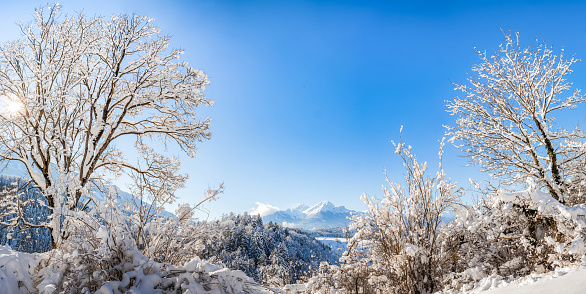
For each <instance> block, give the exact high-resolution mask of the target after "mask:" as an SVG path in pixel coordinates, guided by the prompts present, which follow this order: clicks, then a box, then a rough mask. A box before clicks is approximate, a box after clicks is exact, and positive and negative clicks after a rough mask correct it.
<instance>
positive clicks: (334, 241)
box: [315, 237, 348, 256]
mask: <svg viewBox="0 0 586 294" xmlns="http://www.w3.org/2000/svg"><path fill="white" fill-rule="evenodd" d="M315 239H317V240H318V241H320V242H322V243H323V244H325V245H327V246H330V248H332V253H334V254H336V255H338V256H340V255H342V253H344V251H346V249H347V246H348V242H347V241H348V240H347V239H346V238H333V237H316V238H315Z"/></svg>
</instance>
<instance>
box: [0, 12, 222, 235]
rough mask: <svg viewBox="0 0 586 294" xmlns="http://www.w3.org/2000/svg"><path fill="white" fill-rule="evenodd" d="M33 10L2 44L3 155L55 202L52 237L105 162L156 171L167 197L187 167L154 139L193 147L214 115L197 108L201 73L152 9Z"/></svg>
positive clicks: (144, 173) (146, 173)
mask: <svg viewBox="0 0 586 294" xmlns="http://www.w3.org/2000/svg"><path fill="white" fill-rule="evenodd" d="M36 12H37V13H36V19H35V20H34V21H33V22H32V23H30V24H25V25H21V31H22V38H21V39H19V40H16V41H13V42H8V43H5V44H3V45H2V46H0V96H1V97H0V100H1V101H0V103H1V104H2V105H3V107H2V108H0V161H6V160H8V161H17V162H20V163H22V164H23V165H24V166H25V167H26V169H27V171H28V173H29V174H30V177H31V181H32V183H34V185H35V186H36V187H37V188H38V189H40V191H41V192H42V194H43V195H44V197H45V198H46V200H47V205H48V207H49V208H50V209H51V210H52V213H53V221H52V223H51V225H50V227H51V228H52V230H53V246H56V243H55V242H56V240H57V239H58V238H59V234H60V224H61V223H62V220H63V219H62V218H63V216H64V215H70V214H69V213H68V211H83V210H86V209H87V208H88V207H91V206H92V202H95V199H93V197H92V196H91V195H90V193H89V191H90V190H91V189H93V188H94V187H99V186H101V185H102V184H104V183H105V176H104V175H105V173H106V172H107V171H109V172H112V173H114V174H120V173H122V172H129V173H130V172H131V173H133V174H135V175H136V176H137V177H142V178H146V179H150V182H151V183H153V179H156V181H158V182H159V183H165V185H163V186H161V187H160V188H161V189H165V191H164V192H165V195H166V196H168V197H173V196H172V195H173V194H172V193H169V192H171V191H174V190H175V189H177V188H178V187H181V186H183V183H184V182H185V180H186V178H187V177H186V176H185V175H181V174H178V173H177V168H178V166H179V164H180V162H179V161H178V159H176V158H170V157H166V156H163V155H160V154H155V153H154V150H153V145H154V144H156V143H161V144H164V146H166V145H167V144H169V143H174V144H176V145H178V146H179V147H180V148H181V149H182V150H183V151H184V152H185V153H186V154H187V155H188V156H194V155H195V151H196V148H195V143H196V142H197V141H201V140H203V139H209V138H210V132H209V125H210V121H211V120H210V119H209V118H207V119H204V120H198V119H197V118H196V110H197V108H198V107H199V106H201V105H207V106H209V105H212V104H213V101H211V100H209V99H207V98H206V97H205V95H204V94H202V91H203V90H204V89H205V85H207V84H208V78H207V76H206V75H205V74H204V73H203V71H201V70H199V69H195V68H192V67H189V66H188V65H187V63H186V62H182V61H179V57H180V55H181V54H182V51H181V50H176V49H170V48H169V40H170V38H169V37H168V36H165V35H161V34H159V29H158V28H157V27H156V26H154V25H153V24H152V19H148V18H146V17H141V16H138V15H114V16H112V17H111V18H109V19H105V18H90V17H86V16H85V15H83V14H82V13H80V14H76V15H73V16H62V15H61V14H60V13H59V6H58V5H54V6H51V7H48V8H42V9H38V10H37V11H36ZM129 142H134V146H135V149H136V152H132V151H131V150H132V148H130V147H131V146H128V145H129ZM116 144H120V145H122V144H123V145H124V146H125V148H124V149H118V148H117V145H116ZM120 145H118V146H120Z"/></svg>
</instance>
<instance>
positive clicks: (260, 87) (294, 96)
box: [0, 0, 586, 218]
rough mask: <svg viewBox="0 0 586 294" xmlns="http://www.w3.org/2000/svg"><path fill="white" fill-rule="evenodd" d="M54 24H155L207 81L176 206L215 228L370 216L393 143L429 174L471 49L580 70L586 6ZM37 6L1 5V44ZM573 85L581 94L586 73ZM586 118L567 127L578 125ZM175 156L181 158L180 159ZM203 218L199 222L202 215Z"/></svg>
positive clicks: (458, 170) (371, 8)
mask: <svg viewBox="0 0 586 294" xmlns="http://www.w3.org/2000/svg"><path fill="white" fill-rule="evenodd" d="M59 2H60V4H61V5H62V11H63V12H65V13H73V12H75V11H81V10H83V11H84V12H85V13H86V14H88V15H102V16H109V15H111V14H115V13H116V14H117V13H132V12H135V13H137V14H141V15H145V16H148V17H152V18H154V19H155V20H156V21H155V24H156V25H157V26H159V27H160V28H161V29H162V33H164V34H168V35H172V36H173V38H172V40H171V42H172V45H173V46H174V47H176V48H182V49H184V50H185V55H184V60H186V61H187V62H189V64H190V65H191V66H194V67H197V68H201V69H203V70H204V71H205V72H206V73H207V74H208V76H209V77H210V80H211V84H210V85H209V87H207V88H206V94H207V95H208V97H209V98H211V99H214V100H215V101H216V104H215V105H214V106H213V107H211V108H208V109H202V111H201V115H202V117H205V116H210V117H212V119H213V122H212V132H213V135H212V139H211V140H209V141H205V142H203V143H200V144H199V149H198V153H197V154H198V156H197V158H196V159H190V158H188V157H187V156H181V158H182V162H183V171H184V172H187V173H189V175H190V179H189V181H188V182H187V188H186V189H183V190H180V191H179V192H178V195H179V196H180V201H181V202H189V203H195V202H198V200H199V199H200V198H201V197H202V195H203V191H204V190H205V188H206V187H207V186H208V185H212V186H217V184H218V183H220V182H224V183H225V186H226V190H225V193H224V194H223V195H222V196H221V197H220V199H218V200H217V201H216V202H213V203H211V204H207V205H206V206H207V208H208V209H210V210H211V217H212V218H215V217H218V216H220V215H222V214H223V213H229V212H231V211H233V212H237V213H240V212H244V211H250V210H251V209H252V208H253V207H255V206H256V204H255V202H262V203H269V204H271V205H274V206H278V207H280V208H289V207H292V206H294V205H296V204H300V203H305V204H308V205H313V204H315V203H317V202H319V201H322V200H329V201H331V202H333V203H334V204H337V205H345V206H346V207H348V208H351V209H355V210H364V209H365V206H364V205H363V204H362V202H361V200H360V195H361V194H362V193H367V194H368V195H372V196H377V195H381V194H382V192H381V189H380V187H381V185H382V184H384V175H383V170H384V169H385V168H386V169H387V170H388V172H389V175H390V176H391V177H392V178H393V179H399V178H400V176H401V175H402V173H403V170H402V167H401V165H400V161H399V158H398V157H397V156H396V155H395V154H394V153H393V152H394V149H393V148H392V145H391V140H397V139H398V136H399V129H400V126H401V125H403V126H404V129H403V137H404V139H405V141H406V143H408V144H410V145H412V146H413V148H414V151H415V152H416V153H417V154H418V155H419V157H420V158H421V159H422V160H427V161H428V162H430V164H431V163H433V165H432V166H433V167H435V166H436V165H435V163H436V162H437V148H438V141H439V140H440V139H441V138H442V136H443V135H444V131H445V129H444V128H443V127H442V125H443V124H453V123H454V118H453V117H450V116H449V115H448V114H447V113H446V112H445V107H444V104H445V103H444V100H446V99H451V98H453V97H454V96H456V95H460V93H457V92H455V91H454V86H453V85H452V82H462V81H464V80H465V78H466V74H467V73H469V72H471V70H470V69H471V67H472V66H473V64H474V63H475V62H476V60H477V59H476V55H475V53H474V47H477V48H479V49H482V50H487V51H494V50H497V49H498V45H499V44H500V43H501V42H502V41H503V33H502V32H501V29H502V30H504V31H507V32H508V31H516V30H518V31H519V32H520V34H521V38H522V39H523V40H524V41H525V42H527V43H530V42H531V41H532V40H534V39H535V38H539V39H543V40H545V41H546V42H547V43H548V44H551V45H553V46H554V48H557V49H560V48H561V47H562V46H563V47H564V48H565V49H566V52H574V53H576V56H577V57H579V58H586V34H585V33H586V21H584V14H585V13H586V2H581V1H574V2H564V1H549V2H548V1H461V2H458V1H455V2H454V1H452V2H450V1H429V2H421V1H380V2H377V1H274V0H273V1H244V0H240V1H211V0H208V1H196V0H193V1H179V0H175V1H173V0H166V1H162V0H159V1H150V0H140V1H124V0H114V1H111V0H100V1H95V0H91V1H81V0H63V1H59ZM43 3H45V2H40V1H29V0H20V1H4V0H0V4H1V6H0V7H1V9H0V40H1V41H7V40H13V39H16V38H18V37H19V34H18V27H17V26H16V25H15V23H16V22H17V21H24V22H26V21H29V20H31V19H32V17H33V13H34V8H35V7H39V6H40V5H41V4H43ZM574 71H575V73H574V74H572V75H571V79H572V80H573V81H574V82H575V86H576V87H578V88H584V87H585V85H586V63H584V62H580V63H578V64H577V65H575V66H574ZM584 109H585V108H581V110H580V109H579V110H575V111H572V112H569V113H568V114H567V115H566V116H564V119H568V121H571V122H574V123H580V124H582V125H583V124H585V123H586V121H585V117H586V115H584V113H586V112H584ZM445 149H446V150H445V151H446V154H445V158H444V164H445V168H446V172H447V174H448V176H450V177H452V178H453V179H455V180H456V181H458V182H461V183H463V186H464V187H468V186H469V184H468V177H478V178H480V177H481V176H480V175H479V173H478V172H477V169H476V168H466V167H464V166H465V165H466V160H465V159H462V158H459V157H458V154H461V153H459V152H458V150H457V149H456V148H454V147H453V146H451V145H448V146H446V148H445ZM169 152H170V154H175V155H179V152H178V151H177V150H175V149H170V150H169ZM202 216H203V217H205V215H202Z"/></svg>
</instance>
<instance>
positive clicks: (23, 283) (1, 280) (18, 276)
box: [0, 245, 37, 293]
mask: <svg viewBox="0 0 586 294" xmlns="http://www.w3.org/2000/svg"><path fill="white" fill-rule="evenodd" d="M36 267H37V260H36V258H35V255H33V254H28V253H22V252H17V251H14V250H12V249H11V248H10V247H9V246H2V245H0V292H1V293H30V292H31V291H33V290H34V284H33V276H34V273H35V268H36Z"/></svg>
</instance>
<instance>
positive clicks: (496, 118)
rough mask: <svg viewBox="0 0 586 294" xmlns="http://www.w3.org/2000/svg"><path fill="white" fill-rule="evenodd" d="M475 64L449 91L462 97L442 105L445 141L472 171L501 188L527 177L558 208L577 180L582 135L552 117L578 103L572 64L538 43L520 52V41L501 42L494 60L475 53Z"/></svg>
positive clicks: (572, 60)
mask: <svg viewBox="0 0 586 294" xmlns="http://www.w3.org/2000/svg"><path fill="white" fill-rule="evenodd" d="M478 57H479V59H480V62H479V63H478V64H477V65H475V66H474V67H473V68H472V70H473V72H474V74H473V75H471V76H470V77H469V78H468V81H469V85H466V84H459V85H456V86H457V89H459V90H461V91H462V92H464V94H465V95H466V96H465V97H464V98H455V99H454V100H453V101H447V107H448V111H449V112H450V113H451V114H452V115H455V116H457V117H458V119H457V121H456V124H455V126H446V127H447V128H448V134H449V135H451V136H453V137H452V140H455V141H456V142H458V143H457V144H458V146H459V147H461V148H462V149H463V150H464V151H465V152H466V156H467V157H468V158H469V159H470V161H471V162H472V163H474V164H478V165H480V166H481V167H482V168H483V169H484V170H485V171H487V172H489V173H490V174H491V175H492V176H494V177H495V178H502V179H505V181H506V183H507V184H512V183H523V182H525V179H526V178H527V177H534V178H535V179H537V180H538V181H539V182H540V184H541V185H542V186H543V187H545V188H547V190H548V191H549V193H550V194H551V195H552V197H554V198H555V199H558V200H559V201H561V202H565V201H566V199H565V197H566V196H564V195H565V194H566V192H567V190H568V189H570V188H571V187H569V186H568V185H569V183H572V182H573V183H576V181H572V180H573V179H576V178H579V177H582V176H583V175H582V173H583V169H579V168H578V166H577V165H576V163H578V162H580V161H583V157H584V154H585V151H586V149H585V148H584V138H585V134H584V133H583V132H582V131H581V130H579V129H577V128H576V129H574V130H572V131H567V130H565V129H561V128H559V127H557V126H556V124H555V120H554V116H553V115H554V114H561V113H563V111H564V110H567V109H571V108H574V107H576V106H577V105H578V104H580V103H582V102H584V100H585V99H584V95H581V94H580V90H574V91H572V92H570V93H566V92H569V90H570V89H571V83H570V82H568V81H567V80H566V78H567V75H568V74H570V73H571V72H572V70H571V69H570V67H571V66H572V65H573V64H574V63H575V62H576V61H577V59H575V58H574V57H570V58H566V57H565V55H564V50H563V49H562V50H561V51H560V53H559V55H556V54H554V52H553V50H552V48H551V47H548V46H547V44H545V43H539V42H537V44H536V46H535V47H528V48H523V47H521V45H520V42H519V35H518V34H516V35H514V36H510V35H507V36H506V42H505V43H504V44H502V45H501V46H500V49H499V50H498V51H497V52H494V53H493V54H487V53H486V52H481V51H478Z"/></svg>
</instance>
